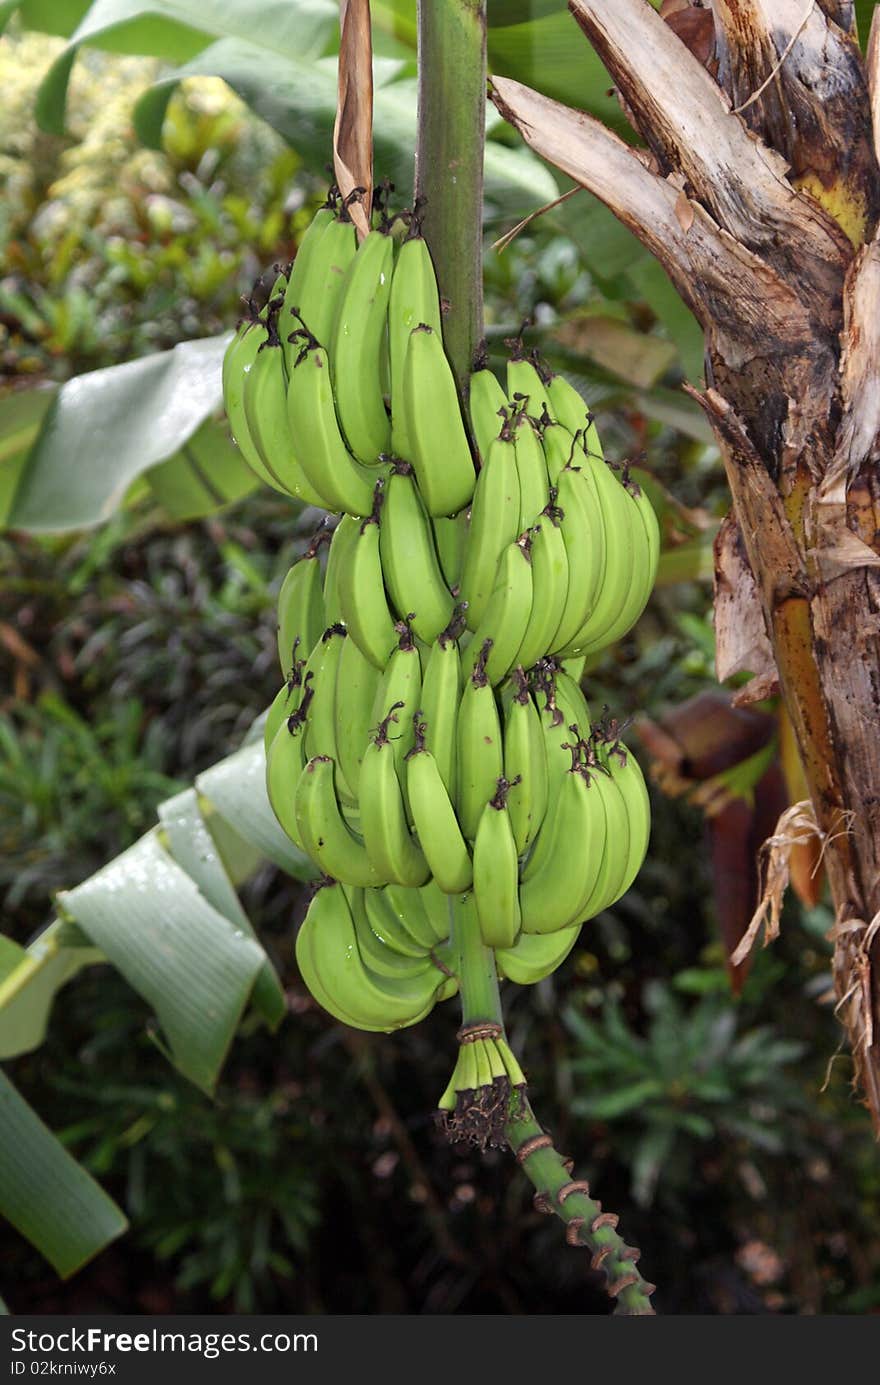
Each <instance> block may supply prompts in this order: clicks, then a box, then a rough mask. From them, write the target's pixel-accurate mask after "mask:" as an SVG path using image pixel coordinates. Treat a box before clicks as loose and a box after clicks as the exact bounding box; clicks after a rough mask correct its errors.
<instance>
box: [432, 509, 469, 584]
mask: <svg viewBox="0 0 880 1385" xmlns="http://www.w3.org/2000/svg"><path fill="white" fill-rule="evenodd" d="M431 528H432V529H433V530H434V542H435V544H436V545H437V557H438V558H439V559H440V569H441V571H442V573H443V580H444V582H445V583H446V585H447V587H448V588H449V590H450V591H451V592H457V591H458V587H459V583H460V582H461V574H462V569H463V567H464V560H465V555H466V553H467V548H468V516H467V511H466V510H462V511H461V512H460V513H459V514H457V515H452V516H451V517H448V516H443V515H438V517H437V518H436V519H432V520H431Z"/></svg>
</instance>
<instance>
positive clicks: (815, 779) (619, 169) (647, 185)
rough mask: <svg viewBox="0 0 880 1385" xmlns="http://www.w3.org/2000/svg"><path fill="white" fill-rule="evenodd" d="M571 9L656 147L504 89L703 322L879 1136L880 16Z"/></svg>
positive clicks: (718, 416)
mask: <svg viewBox="0 0 880 1385" xmlns="http://www.w3.org/2000/svg"><path fill="white" fill-rule="evenodd" d="M569 9H570V10H571V12H572V14H573V15H574V18H575V19H576V20H577V22H578V24H579V25H580V26H581V28H582V29H583V30H584V32H585V33H586V35H587V37H588V38H589V40H590V42H591V43H592V44H593V46H594V48H595V49H596V51H597V52H598V54H599V55H600V56H601V58H602V59H603V61H604V62H605V64H606V66H607V68H608V70H609V72H610V73H611V75H612V77H613V79H614V82H615V83H616V86H617V90H618V93H619V96H620V99H621V102H622V104H623V106H624V109H625V111H626V113H627V117H628V118H629V119H630V121H631V122H632V124H633V125H634V127H635V129H636V130H637V132H638V134H639V135H640V137H641V139H642V140H643V141H644V146H645V147H642V148H639V149H633V148H631V147H629V146H628V145H626V144H624V143H623V142H622V141H621V140H620V139H618V137H617V136H616V135H614V134H613V133H612V132H611V131H609V130H608V129H606V128H605V127H604V126H602V125H601V124H600V123H599V122H597V121H595V120H593V119H591V118H590V117H589V116H586V115H583V114H582V113H580V112H577V111H572V110H569V109H568V108H567V107H564V106H560V105H559V104H558V103H555V102H552V101H549V100H548V99H547V98H545V97H543V96H541V95H540V94H538V93H536V92H533V91H531V90H529V89H528V88H526V87H523V86H520V85H519V84H518V83H515V82H512V81H508V80H506V79H501V78H495V79H494V83H493V99H494V100H495V103H496V105H497V106H498V108H499V110H500V111H501V112H502V114H503V115H505V116H506V118H507V119H508V120H509V121H510V122H511V123H512V124H513V125H514V126H515V127H516V128H517V129H518V130H519V131H520V132H521V134H522V135H523V138H524V139H525V140H526V141H527V142H528V143H529V144H530V145H531V146H532V147H533V148H534V149H535V150H537V151H538V152H539V153H540V154H542V155H544V157H546V158H548V159H549V160H551V161H552V162H553V163H555V164H556V165H557V166H558V167H559V168H561V169H562V170H563V171H564V172H566V173H567V174H569V176H571V177H572V178H574V179H575V180H576V181H578V182H580V183H581V184H583V185H584V186H585V187H587V188H588V189H589V190H590V191H591V192H593V193H595V194H596V195H597V196H598V197H600V198H601V199H602V201H604V202H605V203H606V205H607V206H608V207H609V208H610V209H611V210H612V211H613V212H614V213H615V214H616V215H617V216H618V217H619V218H620V219H621V220H622V221H623V222H624V223H625V224H626V225H627V226H629V227H630V229H631V230H632V231H633V232H634V233H635V234H636V235H637V236H638V237H639V238H640V239H641V240H642V241H643V243H644V244H645V245H646V246H647V247H648V248H649V249H650V250H651V251H652V252H653V253H654V254H655V255H656V257H657V258H658V260H660V262H661V263H662V264H663V266H664V267H665V269H666V271H667V272H668V274H669V275H670V277H671V278H672V280H673V282H674V283H675V285H676V287H677V288H678V290H679V292H680V293H681V295H682V297H683V298H684V300H685V302H687V303H688V305H689V306H690V307H691V309H692V311H693V312H694V313H695V315H696V316H697V318H698V319H699V321H700V322H701V324H702V326H703V329H704V332H705V342H706V357H705V375H706V382H705V389H704V390H702V391H701V392H700V393H696V392H695V395H696V397H697V398H698V399H699V402H700V403H701V404H702V407H703V408H704V410H705V412H706V414H707V416H708V418H709V421H710V422H711V424H712V427H713V429H714V430H715V435H716V437H717V439H718V443H719V446H720V448H721V452H722V456H723V459H724V464H725V468H726V471H727V477H728V481H729V484H730V490H731V495H732V499H733V506H732V510H731V514H730V516H728V519H727V521H726V522H725V525H724V526H723V531H722V535H721V536H720V543H719V549H718V552H717V560H718V566H719V569H721V576H722V578H724V577H725V576H726V579H727V585H728V590H729V589H730V576H731V572H733V574H734V586H735V588H736V590H737V600H738V602H739V616H738V618H737V620H735V621H733V622H726V623H725V624H724V625H723V626H722V628H721V642H720V647H719V651H718V653H719V661H718V662H719V676H721V677H724V676H728V675H729V674H731V673H733V672H734V671H737V670H738V669H742V668H747V669H748V670H749V671H750V672H751V673H753V674H754V675H756V676H755V678H754V680H753V684H752V694H753V696H754V697H756V698H757V697H762V696H766V695H767V692H768V691H769V690H771V689H772V688H774V687H775V686H777V684H778V687H779V689H780V691H781V693H782V696H783V698H784V700H785V704H786V707H787V709H788V712H789V715H790V717H791V721H792V724H793V726H794V728H795V731H796V735H797V741H798V747H799V751H800V755H801V759H802V762H803V766H804V771H805V775H806V780H807V784H808V786H809V790H810V796H811V799H812V805H813V811H814V814H815V818H816V823H817V827H818V831H819V833H820V835H821V838H822V844H823V851H824V860H825V864H826V866H827V869H828V877H829V881H830V886H831V893H832V896H833V901H834V907H835V914H836V921H835V926H834V930H833V937H834V979H835V986H836V990H837V995H838V1013H839V1015H840V1016H841V1018H842V1020H843V1022H844V1024H845V1025H846V1028H847V1031H848V1035H849V1042H850V1046H851V1049H852V1053H853V1058H854V1062H855V1067H856V1078H857V1080H858V1082H859V1084H860V1086H861V1089H862V1091H863V1093H864V1095H865V1098H866V1101H867V1104H868V1106H869V1108H870V1111H871V1115H872V1119H873V1122H874V1127H875V1131H876V1132H877V1134H878V1136H880V475H878V466H877V463H878V460H880V236H878V231H877V222H878V212H880V167H878V161H877V150H878V149H880V79H878V67H880V21H878V18H877V15H880V11H877V12H876V13H875V22H874V26H873V30H872V34H871V39H870V42H869V45H868V58H867V61H865V60H863V58H862V56H861V53H860V50H859V47H858V43H857V40H856V35H855V32H854V21H853V6H852V5H851V4H848V3H842V2H837V0H818V3H813V4H812V5H808V4H805V0H711V5H710V4H709V3H708V0H707V2H706V3H704V4H697V5H693V6H691V7H689V8H688V7H686V6H682V5H675V4H672V5H669V4H667V5H665V6H664V12H666V11H671V12H672V13H670V14H669V21H670V22H669V23H667V22H665V21H664V19H663V18H661V15H660V14H658V13H657V12H656V10H654V9H653V8H652V7H651V5H650V4H648V2H647V0H570V3H569ZM573 38H574V26H573ZM749 600H752V601H753V602H754V603H756V606H757V611H758V614H759V622H758V623H759V630H758V636H757V638H754V639H749V640H743V639H742V634H743V631H744V630H746V629H751V630H754V627H755V622H754V621H752V623H751V625H750V624H749V611H748V610H747V604H748V602H749ZM737 635H738V636H739V639H740V644H739V645H738V646H737V644H736V642H735V640H734V636H737ZM748 696H749V693H748V692H746V694H745V698H746V699H747V698H748ZM740 700H744V699H743V697H742V695H740Z"/></svg>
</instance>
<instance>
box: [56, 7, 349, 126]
mask: <svg viewBox="0 0 880 1385" xmlns="http://www.w3.org/2000/svg"><path fill="white" fill-rule="evenodd" d="M255 19H258V21H259V22H257V23H255V22H254V21H255ZM336 20H337V6H336V4H335V3H334V0H299V3H297V4H296V5H291V4H289V3H288V2H287V0H261V3H260V6H259V14H258V15H257V14H255V9H254V4H253V0H148V2H147V3H146V4H144V3H139V0H95V3H94V4H92V5H91V7H90V8H89V10H88V12H87V13H86V14H85V15H84V17H83V19H82V21H81V23H79V24H78V25H77V27H76V29H74V30H73V32H72V33H71V35H70V41H69V43H68V45H67V47H66V48H65V49H64V51H63V52H62V53H61V54H60V55H59V57H58V58H57V59H56V60H55V62H54V63H53V64H52V66H51V67H50V69H49V71H48V72H47V73H46V76H45V77H44V78H43V81H42V82H41V84H40V90H39V92H38V95H37V120H38V122H39V124H40V125H41V126H42V128H43V129H44V130H47V131H49V132H50V133H51V134H63V133H64V122H65V108H66V105H67V88H68V84H69V81H70V73H71V70H72V68H73V64H74V61H75V59H76V55H77V52H78V50H79V48H80V47H81V45H82V44H85V43H88V44H91V45H92V46H94V47H97V48H104V49H107V50H109V51H111V52H115V53H140V54H143V55H145V56H148V57H155V58H162V59H164V60H165V61H166V62H171V63H180V62H184V63H185V62H188V61H189V60H190V59H191V58H194V57H195V55H196V54H197V53H199V52H200V51H201V50H202V49H203V48H205V47H206V46H207V45H208V44H209V43H211V42H212V41H213V40H215V39H218V38H228V39H236V38H238V39H245V38H246V39H249V40H251V41H252V42H255V43H258V44H262V46H263V50H264V51H267V50H268V51H270V52H279V53H289V54H292V55H294V54H295V55H298V56H299V57H300V58H301V59H302V60H303V61H306V62H308V61H309V60H311V59H313V58H315V57H318V56H319V55H320V53H321V52H323V51H324V49H325V47H326V45H327V42H328V39H329V38H330V35H331V33H332V31H333V27H334V25H335V23H336Z"/></svg>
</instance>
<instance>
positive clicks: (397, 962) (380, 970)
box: [343, 885, 442, 984]
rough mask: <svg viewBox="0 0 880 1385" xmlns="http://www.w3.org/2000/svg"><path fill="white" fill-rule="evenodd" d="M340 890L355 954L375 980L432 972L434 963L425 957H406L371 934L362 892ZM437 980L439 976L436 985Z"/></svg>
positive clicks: (382, 939) (348, 888)
mask: <svg viewBox="0 0 880 1385" xmlns="http://www.w3.org/2000/svg"><path fill="white" fill-rule="evenodd" d="M343 889H344V891H345V896H346V898H347V900H348V905H349V908H350V909H351V918H352V922H353V924H354V931H355V936H356V939H357V946H358V952H359V953H360V954H361V960H362V962H363V963H364V965H365V966H367V967H369V969H370V971H372V972H374V973H375V974H376V975H377V976H393V977H398V976H420V975H422V974H423V973H424V972H426V971H429V970H431V969H432V968H433V966H434V963H433V962H432V961H431V958H430V956H429V955H428V954H427V953H425V954H423V955H421V956H418V957H411V956H407V955H406V954H405V953H402V952H398V951H397V950H396V949H395V948H393V947H392V946H391V945H390V944H389V943H387V942H386V941H385V939H384V938H381V937H380V936H379V935H378V933H374V932H373V929H372V927H371V926H370V920H369V916H368V914H367V908H366V904H365V902H364V896H365V894H366V891H365V890H363V889H360V888H358V887H357V886H350V885H349V886H343ZM441 975H442V973H441ZM439 980H440V977H439V976H438V977H437V981H438V984H439Z"/></svg>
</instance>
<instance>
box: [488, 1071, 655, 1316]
mask: <svg viewBox="0 0 880 1385" xmlns="http://www.w3.org/2000/svg"><path fill="white" fill-rule="evenodd" d="M510 1112H511V1119H510V1120H509V1121H508V1124H507V1127H506V1130H505V1134H506V1136H507V1141H508V1144H509V1145H510V1148H511V1149H512V1150H513V1153H514V1154H515V1155H516V1159H517V1163H518V1164H519V1165H520V1167H521V1168H522V1170H523V1173H524V1174H525V1175H526V1177H527V1178H528V1179H530V1181H531V1182H532V1184H533V1185H534V1187H535V1189H536V1192H535V1207H536V1208H537V1209H538V1210H539V1211H542V1212H550V1213H555V1214H556V1216H558V1217H560V1218H561V1219H562V1221H564V1222H565V1223H566V1232H565V1238H566V1240H567V1241H568V1244H569V1245H571V1246H583V1247H585V1248H586V1249H587V1250H589V1251H591V1252H592V1258H591V1261H590V1264H591V1266H592V1268H593V1269H596V1270H601V1272H602V1274H603V1275H604V1276H605V1287H606V1290H607V1292H608V1294H609V1295H610V1296H611V1297H612V1298H613V1299H615V1300H616V1306H615V1309H614V1312H615V1315H621V1316H627V1317H648V1316H651V1315H653V1313H654V1309H653V1308H652V1307H651V1294H652V1293H653V1292H654V1287H655V1286H654V1285H653V1284H649V1283H647V1282H646V1281H645V1280H644V1279H643V1278H642V1276H641V1275H640V1273H639V1271H638V1269H637V1268H636V1261H637V1260H638V1258H639V1252H638V1251H637V1250H636V1249H635V1248H634V1247H631V1246H628V1245H627V1244H626V1242H625V1241H624V1240H623V1237H622V1236H619V1235H618V1234H617V1230H616V1227H617V1217H616V1216H615V1215H614V1213H613V1212H603V1211H602V1204H601V1202H597V1201H596V1200H595V1198H592V1197H591V1196H590V1190H589V1187H588V1185H587V1184H586V1183H585V1182H583V1181H580V1180H576V1179H573V1178H572V1176H571V1164H570V1161H569V1160H567V1159H565V1158H564V1157H563V1155H561V1154H560V1153H559V1152H558V1150H556V1149H555V1148H554V1146H553V1141H552V1139H551V1138H550V1136H549V1135H548V1134H547V1133H546V1132H545V1131H544V1130H543V1129H542V1128H541V1126H540V1125H539V1124H538V1122H537V1121H536V1119H535V1116H534V1113H533V1111H532V1108H531V1106H530V1105H529V1101H528V1097H527V1096H526V1095H525V1093H523V1094H522V1095H521V1096H519V1097H517V1098H516V1099H515V1100H514V1101H512V1102H511V1107H510Z"/></svg>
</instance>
